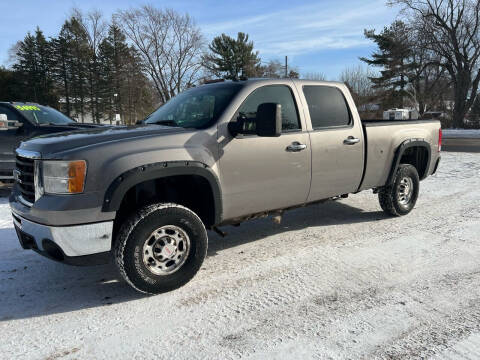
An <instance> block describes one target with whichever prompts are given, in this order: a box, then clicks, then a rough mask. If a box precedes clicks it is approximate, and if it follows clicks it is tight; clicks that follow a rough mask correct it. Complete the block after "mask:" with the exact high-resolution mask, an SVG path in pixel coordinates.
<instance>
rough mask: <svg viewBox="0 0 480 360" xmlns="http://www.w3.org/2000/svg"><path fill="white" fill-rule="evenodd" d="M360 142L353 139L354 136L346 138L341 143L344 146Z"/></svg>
mask: <svg viewBox="0 0 480 360" xmlns="http://www.w3.org/2000/svg"><path fill="white" fill-rule="evenodd" d="M359 142H360V139H358V138H356V137H354V136H349V137H348V138H346V139H345V140H343V143H344V144H345V145H355V144H358V143H359Z"/></svg>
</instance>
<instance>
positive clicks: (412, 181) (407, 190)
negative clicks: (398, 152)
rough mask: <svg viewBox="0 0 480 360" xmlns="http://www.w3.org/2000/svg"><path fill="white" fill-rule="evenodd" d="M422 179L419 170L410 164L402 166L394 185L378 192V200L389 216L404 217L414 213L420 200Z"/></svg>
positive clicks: (398, 170)
mask: <svg viewBox="0 0 480 360" xmlns="http://www.w3.org/2000/svg"><path fill="white" fill-rule="evenodd" d="M419 190H420V179H419V177H418V172H417V169H416V168H415V167H414V166H412V165H409V164H401V165H400V166H399V167H398V169H397V172H396V174H395V178H394V179H393V183H392V184H391V185H388V186H384V187H383V188H381V189H380V191H379V192H378V200H379V202H380V206H381V207H382V209H383V211H384V212H386V213H387V214H389V215H393V216H402V215H407V214H408V213H409V212H410V211H412V209H413V207H414V206H415V204H416V202H417V198H418V193H419Z"/></svg>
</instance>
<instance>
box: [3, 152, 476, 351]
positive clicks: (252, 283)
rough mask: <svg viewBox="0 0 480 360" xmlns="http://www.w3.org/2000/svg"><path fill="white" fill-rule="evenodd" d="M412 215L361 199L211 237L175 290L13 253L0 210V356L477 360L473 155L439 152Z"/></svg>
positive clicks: (109, 270) (111, 271) (107, 269)
mask: <svg viewBox="0 0 480 360" xmlns="http://www.w3.org/2000/svg"><path fill="white" fill-rule="evenodd" d="M442 156H443V159H442V163H441V165H440V168H439V171H438V174H437V175H435V176H433V177H430V178H428V179H427V180H425V181H424V182H422V184H421V194H420V198H419V201H418V203H417V206H416V208H415V209H414V211H413V212H412V213H411V214H410V215H408V216H406V217H403V218H388V217H386V216H385V215H384V214H383V213H382V212H381V210H380V207H379V205H378V203H377V198H376V196H374V195H372V194H371V192H370V191H367V192H364V193H361V194H358V195H354V196H351V197H350V198H348V199H345V200H342V201H339V202H330V203H327V204H323V205H315V206H311V207H307V208H304V209H298V210H295V211H291V212H288V213H287V214H286V215H285V217H284V221H283V223H282V224H281V225H274V224H273V223H272V222H271V221H270V220H268V219H263V220H257V221H252V222H249V223H245V224H242V226H240V227H239V228H233V227H232V228H225V230H226V231H227V232H228V233H229V236H228V237H226V238H225V239H222V238H220V237H218V236H217V235H216V234H214V233H210V249H209V256H208V258H207V259H206V261H205V264H204V266H203V268H202V270H201V271H200V272H199V274H198V275H197V276H196V277H195V278H194V279H193V280H192V281H191V282H190V283H189V284H187V285H186V286H184V287H183V288H181V289H179V290H177V291H174V292H171V293H167V294H163V295H158V296H150V297H148V296H142V295H139V294H137V293H136V292H134V291H133V290H131V289H130V288H129V287H128V286H127V285H126V284H125V283H124V282H122V281H120V280H119V277H118V275H117V273H116V270H115V268H114V267H113V265H108V266H99V267H92V268H76V267H69V266H65V265H62V264H58V263H54V262H51V261H49V260H46V259H44V258H42V257H40V256H38V255H37V254H35V253H33V252H31V251H23V250H21V249H20V246H19V245H18V243H17V240H16V238H15V234H14V231H13V229H12V225H11V219H10V215H9V211H8V206H7V203H6V199H4V198H3V199H0V241H1V244H2V247H1V250H0V334H1V341H0V354H1V355H0V358H4V359H12V358H22V359H59V358H62V359H64V358H65V359H73V358H88V359H94V358H108V359H110V358H119V359H120V358H122V359H132V358H137V359H143V358H176V359H183V358H189V359H196V358H218V359H235V358H240V357H243V358H249V359H269V358H288V359H291V358H302V359H311V358H315V359H321V358H334V359H336V358H365V359H372V358H395V359H397V358H419V357H432V358H439V359H442V358H446V357H449V358H462V359H465V358H470V359H478V358H480V261H479V259H480V154H469V153H444V154H443V155H442Z"/></svg>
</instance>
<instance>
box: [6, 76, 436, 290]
mask: <svg viewBox="0 0 480 360" xmlns="http://www.w3.org/2000/svg"><path fill="white" fill-rule="evenodd" d="M143 123H144V124H142V125H139V126H135V127H117V128H106V129H92V130H78V131H72V132H68V133H61V134H57V135H47V136H41V137H37V138H35V139H32V140H29V141H26V142H23V143H22V144H21V146H20V147H19V148H18V149H17V150H16V153H17V157H16V170H15V179H16V183H15V186H14V189H13V192H12V195H11V196H10V206H11V209H12V212H13V219H14V225H15V228H16V231H17V234H18V237H19V240H20V243H21V245H22V246H23V248H25V249H33V250H35V251H37V252H39V253H41V254H43V255H46V256H48V257H50V258H52V259H55V260H59V261H63V262H66V263H71V264H85V263H99V262H103V261H106V260H107V259H108V258H109V257H112V256H113V258H114V259H115V263H116V265H117V266H118V268H119V271H120V273H121V274H122V276H123V278H124V279H125V280H126V281H127V282H128V283H129V284H130V285H131V286H133V287H134V288H135V289H137V290H138V291H141V292H145V293H160V292H164V291H169V290H172V289H175V288H177V287H179V286H181V285H183V284H185V283H186V282H188V281H189V280H190V279H191V278H192V277H193V276H194V275H195V273H196V272H197V271H198V270H199V268H200V266H201V264H202V262H203V260H204V258H205V255H206V252H207V231H206V228H207V229H213V230H216V231H218V232H221V231H220V230H218V228H217V227H218V226H221V225H227V224H232V225H237V224H239V223H241V222H242V221H245V220H248V219H251V218H255V217H260V216H266V215H269V214H270V215H274V216H275V217H276V218H277V219H278V217H279V216H281V214H282V212H283V211H284V210H287V209H291V208H295V207H298V206H304V205H306V204H310V203H315V202H320V201H323V200H326V199H330V198H337V197H339V196H346V195H347V194H351V193H353V194H354V193H357V192H359V191H362V190H366V189H373V190H374V192H378V196H379V200H380V206H381V207H382V209H383V210H384V211H385V212H386V213H388V214H390V215H393V216H400V215H406V214H408V213H409V212H410V211H411V210H412V209H413V207H414V206H415V203H416V201H417V197H418V194H419V181H420V180H423V179H425V178H426V177H427V176H429V175H431V174H433V173H434V172H435V171H436V169H437V166H438V163H439V160H440V148H441V134H442V133H441V128H440V123H439V122H438V121H432V120H422V121H411V120H405V121H402V120H400V121H361V120H360V118H359V115H358V112H357V109H356V107H355V104H354V102H353V99H352V97H351V95H350V93H349V91H348V89H347V87H346V86H345V85H343V84H340V83H330V82H319V81H304V80H291V79H278V80H265V79H263V80H246V81H231V82H218V83H213V84H207V85H202V86H198V87H195V88H192V89H189V90H187V91H185V92H183V93H181V94H179V95H178V96H176V97H174V98H173V99H172V100H170V101H169V102H167V103H166V104H164V105H163V106H161V107H160V108H159V109H157V110H156V111H155V112H153V113H152V114H151V115H150V116H148V117H147V118H146V119H145V120H144V121H143Z"/></svg>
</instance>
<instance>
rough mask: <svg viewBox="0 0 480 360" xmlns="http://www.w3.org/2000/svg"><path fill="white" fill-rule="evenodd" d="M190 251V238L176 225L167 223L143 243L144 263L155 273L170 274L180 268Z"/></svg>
mask: <svg viewBox="0 0 480 360" xmlns="http://www.w3.org/2000/svg"><path fill="white" fill-rule="evenodd" d="M189 252H190V238H189V237H188V235H187V233H186V232H185V231H184V230H183V229H181V228H179V227H178V226H174V225H165V226H162V227H160V228H158V229H156V230H155V231H154V232H152V233H151V235H150V236H149V237H148V238H147V240H146V241H145V243H144V245H143V263H144V264H145V266H146V267H147V269H149V270H150V271H151V272H152V273H153V274H155V275H170V274H173V273H174V272H175V271H177V270H178V269H180V268H181V267H182V265H183V264H184V263H185V260H187V257H188V254H189Z"/></svg>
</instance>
